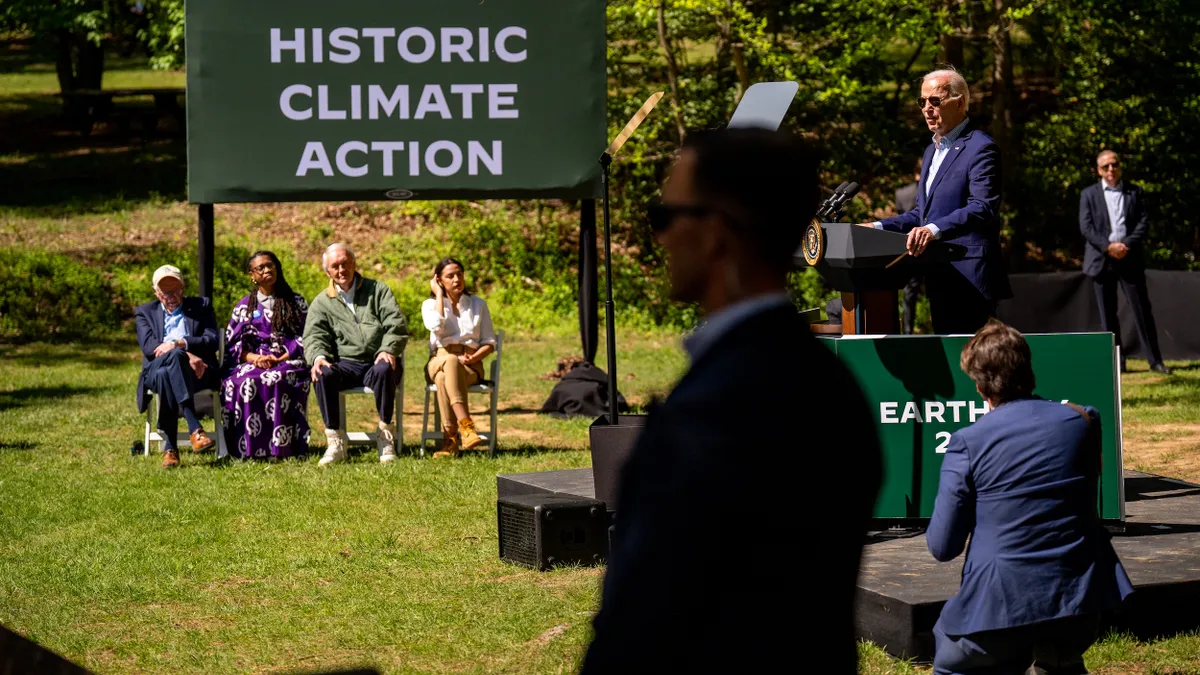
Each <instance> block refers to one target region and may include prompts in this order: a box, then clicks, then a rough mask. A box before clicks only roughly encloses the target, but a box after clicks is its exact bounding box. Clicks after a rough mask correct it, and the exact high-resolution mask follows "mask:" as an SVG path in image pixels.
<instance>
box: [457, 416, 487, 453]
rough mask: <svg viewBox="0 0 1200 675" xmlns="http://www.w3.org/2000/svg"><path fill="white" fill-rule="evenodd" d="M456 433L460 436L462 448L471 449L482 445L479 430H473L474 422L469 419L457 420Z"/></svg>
mask: <svg viewBox="0 0 1200 675" xmlns="http://www.w3.org/2000/svg"><path fill="white" fill-rule="evenodd" d="M458 435H459V436H462V449H463V450H472V449H474V448H477V447H479V446H480V445H483V439H482V438H480V437H479V432H478V431H475V422H473V421H471V420H459V421H458Z"/></svg>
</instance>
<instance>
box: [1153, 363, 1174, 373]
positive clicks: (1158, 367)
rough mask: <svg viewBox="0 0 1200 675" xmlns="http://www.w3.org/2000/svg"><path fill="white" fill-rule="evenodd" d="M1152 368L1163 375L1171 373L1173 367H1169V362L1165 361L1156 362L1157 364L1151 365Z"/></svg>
mask: <svg viewBox="0 0 1200 675" xmlns="http://www.w3.org/2000/svg"><path fill="white" fill-rule="evenodd" d="M1150 370H1153V371H1154V372H1156V373H1162V374H1163V375H1170V374H1171V369H1170V368H1168V367H1167V364H1165V363H1156V364H1154V365H1152V366H1150Z"/></svg>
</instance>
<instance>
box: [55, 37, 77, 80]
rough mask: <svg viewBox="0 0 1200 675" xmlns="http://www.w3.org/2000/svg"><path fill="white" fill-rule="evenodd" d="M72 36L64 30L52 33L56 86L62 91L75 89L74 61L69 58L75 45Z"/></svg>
mask: <svg viewBox="0 0 1200 675" xmlns="http://www.w3.org/2000/svg"><path fill="white" fill-rule="evenodd" d="M73 37H74V36H72V35H71V34H70V33H69V32H67V31H65V30H60V31H55V34H54V70H55V72H56V73H57V74H58V88H59V90H60V91H62V92H64V93H65V92H68V91H75V61H74V59H73V58H71V52H72V50H73V49H74V47H75V44H74V39H73Z"/></svg>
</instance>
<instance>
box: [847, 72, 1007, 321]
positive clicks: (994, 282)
mask: <svg viewBox="0 0 1200 675" xmlns="http://www.w3.org/2000/svg"><path fill="white" fill-rule="evenodd" d="M970 96H971V94H970V91H969V90H968V89H967V81H966V80H964V79H963V76H962V75H960V74H959V73H958V72H957V71H955V70H935V71H933V72H931V73H929V74H928V75H926V76H925V79H924V80H923V82H922V83H921V96H920V98H918V99H917V104H918V105H919V106H920V108H921V115H922V118H923V119H924V121H925V125H926V126H927V127H928V128H929V130H930V131H932V132H933V144H932V145H930V146H929V147H928V148H927V149H926V150H925V156H924V158H923V160H922V168H921V182H920V188H918V190H917V204H916V207H915V208H913V209H912V210H911V211H909V212H908V213H902V214H900V215H898V216H895V217H892V218H885V219H883V220H882V221H876V222H874V223H860V224H861V225H864V226H866V227H876V228H879V229H883V230H891V231H893V232H906V233H908V252H909V253H910V254H911V255H914V256H916V255H921V254H922V253H924V252H925V249H926V248H927V247H928V246H929V243H930V242H932V241H933V240H934V239H941V240H944V241H953V243H954V244H956V245H958V246H961V247H963V248H964V249H966V254H965V255H964V256H963V258H962V259H960V260H955V261H954V262H952V263H946V264H941V265H933V266H929V267H927V268H926V270H925V292H926V293H927V294H928V295H929V309H930V313H931V314H932V315H933V332H935V333H938V334H942V335H947V334H952V333H956V334H971V333H974V332H975V331H977V330H979V329H980V328H982V327H983V325H984V324H986V323H987V321H988V319H990V318H992V317H994V316H995V315H996V304H997V303H998V302H999V301H1000V300H1003V299H1005V298H1011V297H1012V289H1011V288H1010V287H1009V285H1008V273H1007V272H1006V271H1005V269H1004V261H1003V260H1002V259H1001V257H1000V219H999V217H998V213H999V210H1000V149H999V148H998V147H997V146H996V143H995V142H994V141H992V138H991V137H990V136H988V135H987V134H985V133H983V132H982V131H980V130H978V129H975V128H973V127H972V125H971V123H970V120H969V119H967V107H968V103H969V101H970Z"/></svg>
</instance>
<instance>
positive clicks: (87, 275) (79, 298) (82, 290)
mask: <svg viewBox="0 0 1200 675" xmlns="http://www.w3.org/2000/svg"><path fill="white" fill-rule="evenodd" d="M124 305H125V302H124V300H123V296H122V295H121V293H120V292H119V291H118V290H117V289H115V288H114V286H113V284H112V283H111V282H110V280H109V279H108V278H107V277H106V275H105V274H104V273H102V272H101V271H100V270H98V269H96V268H93V267H89V266H87V265H83V264H81V263H79V262H77V261H74V260H72V259H70V258H68V257H66V256H62V255H56V254H53V253H46V252H43V251H36V250H35V251H22V250H17V249H8V248H5V249H0V338H3V339H7V340H13V341H25V340H45V339H71V338H78V337H84V336H89V335H94V334H95V333H97V332H99V331H107V330H108V329H110V328H112V327H115V326H117V325H118V324H119V323H120V319H121V314H122V307H123V306H124Z"/></svg>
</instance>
